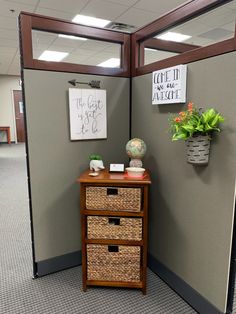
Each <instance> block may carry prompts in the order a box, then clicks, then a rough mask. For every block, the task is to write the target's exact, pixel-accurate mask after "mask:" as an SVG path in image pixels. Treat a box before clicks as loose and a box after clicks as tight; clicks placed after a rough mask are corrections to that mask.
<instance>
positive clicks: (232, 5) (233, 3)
mask: <svg viewBox="0 0 236 314" xmlns="http://www.w3.org/2000/svg"><path fill="white" fill-rule="evenodd" d="M225 7H227V8H230V9H236V1H231V2H229V3H227V4H226V5H225Z"/></svg>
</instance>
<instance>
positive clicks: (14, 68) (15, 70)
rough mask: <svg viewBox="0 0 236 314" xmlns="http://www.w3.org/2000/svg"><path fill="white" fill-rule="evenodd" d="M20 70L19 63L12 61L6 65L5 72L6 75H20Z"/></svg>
mask: <svg viewBox="0 0 236 314" xmlns="http://www.w3.org/2000/svg"><path fill="white" fill-rule="evenodd" d="M20 70H21V67H20V63H19V62H17V63H15V62H14V63H12V64H11V65H10V66H9V67H8V70H7V74H8V75H20Z"/></svg>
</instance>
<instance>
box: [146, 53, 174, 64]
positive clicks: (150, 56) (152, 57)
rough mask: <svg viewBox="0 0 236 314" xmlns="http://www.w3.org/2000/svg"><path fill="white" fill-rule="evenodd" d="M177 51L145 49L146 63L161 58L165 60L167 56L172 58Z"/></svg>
mask: <svg viewBox="0 0 236 314" xmlns="http://www.w3.org/2000/svg"><path fill="white" fill-rule="evenodd" d="M176 55H177V53H174V52H169V51H160V50H157V51H151V50H145V57H144V59H145V64H149V63H153V62H156V61H159V60H163V59H166V58H170V57H173V56H176Z"/></svg>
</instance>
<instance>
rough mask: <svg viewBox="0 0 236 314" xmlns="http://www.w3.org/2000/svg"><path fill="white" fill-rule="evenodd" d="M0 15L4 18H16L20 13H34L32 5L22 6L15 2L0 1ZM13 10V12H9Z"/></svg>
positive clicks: (22, 4)
mask: <svg viewBox="0 0 236 314" xmlns="http://www.w3.org/2000/svg"><path fill="white" fill-rule="evenodd" d="M0 8H1V15H3V16H5V17H7V16H8V17H12V18H17V17H18V15H19V14H20V12H21V11H25V12H34V9H35V5H34V4H31V5H30V4H24V3H17V2H9V1H2V2H0ZM10 10H14V12H12V11H10Z"/></svg>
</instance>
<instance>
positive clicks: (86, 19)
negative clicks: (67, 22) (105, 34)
mask: <svg viewBox="0 0 236 314" xmlns="http://www.w3.org/2000/svg"><path fill="white" fill-rule="evenodd" d="M72 22H75V23H79V24H84V25H89V26H96V27H105V26H106V25H107V24H109V23H110V22H111V21H108V20H103V19H99V18H96V17H92V16H87V15H81V14H77V15H76V16H75V17H74V18H73V20H72Z"/></svg>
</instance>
